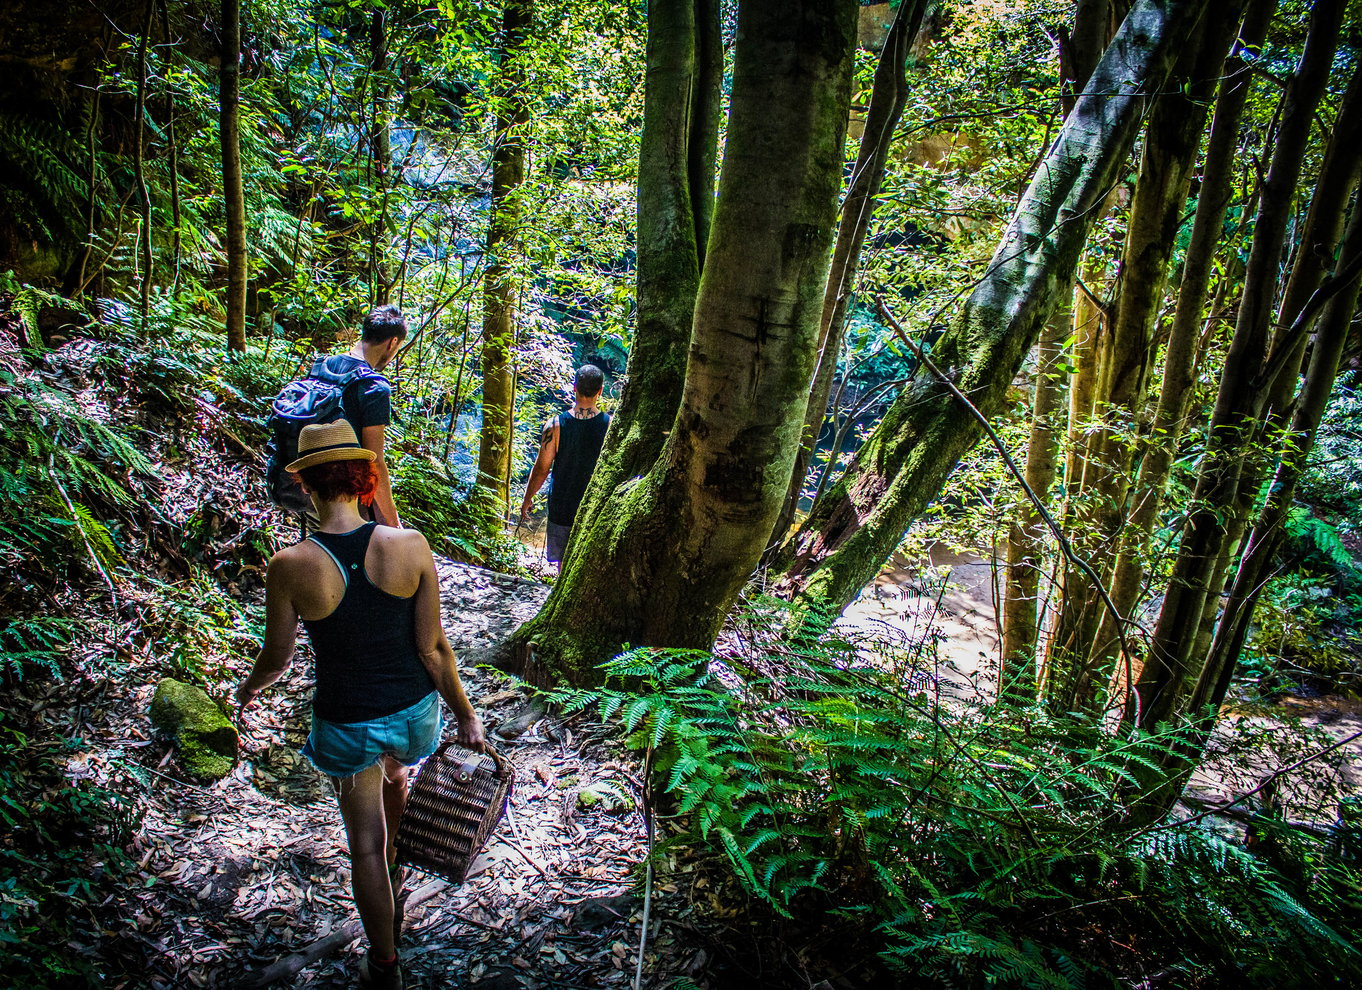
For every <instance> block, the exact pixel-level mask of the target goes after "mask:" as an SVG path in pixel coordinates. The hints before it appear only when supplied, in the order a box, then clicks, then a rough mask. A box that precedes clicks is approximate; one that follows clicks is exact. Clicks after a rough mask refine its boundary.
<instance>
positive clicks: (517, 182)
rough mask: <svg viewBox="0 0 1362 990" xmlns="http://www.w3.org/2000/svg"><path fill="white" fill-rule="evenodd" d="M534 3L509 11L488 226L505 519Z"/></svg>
mask: <svg viewBox="0 0 1362 990" xmlns="http://www.w3.org/2000/svg"><path fill="white" fill-rule="evenodd" d="M530 4H531V0H506V8H505V10H504V12H503V14H502V23H501V30H502V41H501V68H500V81H499V83H498V85H497V87H496V92H495V105H496V120H497V127H496V137H495V139H494V143H493V146H492V202H491V206H490V208H489V211H490V217H489V219H488V226H487V257H488V262H487V270H486V273H485V275H484V279H485V281H484V282H483V297H482V298H483V302H482V307H483V308H482V355H481V359H482V431H481V433H480V434H479V442H478V485H479V487H480V488H482V490H483V491H484V493H486V494H487V496H488V498H489V499H490V501H491V503H492V505H493V507H494V508H495V510H496V512H497V514H498V515H500V516H505V515H506V510H507V505H508V500H509V498H510V481H509V479H510V468H511V449H512V439H513V436H514V432H515V408H514V404H515V373H514V370H513V368H512V354H513V352H514V350H515V304H516V297H517V296H518V295H519V291H520V287H519V284H518V281H517V279H516V277H515V275H514V271H515V267H516V266H515V261H514V259H513V258H512V254H513V253H514V251H515V245H516V239H517V235H518V232H519V228H520V199H519V193H520V186H521V184H522V183H523V182H524V181H525V130H526V128H527V126H528V125H529V122H530V110H529V105H528V103H527V102H526V94H525V66H524V64H523V60H524V54H523V51H522V50H523V49H524V47H525V42H526V40H527V39H528V37H529V33H530V27H531V23H532V20H533V9H532V7H531V6H530Z"/></svg>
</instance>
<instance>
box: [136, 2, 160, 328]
mask: <svg viewBox="0 0 1362 990" xmlns="http://www.w3.org/2000/svg"><path fill="white" fill-rule="evenodd" d="M155 14H156V4H155V3H154V2H153V0H147V9H146V14H145V16H144V17H143V19H142V37H141V40H139V41H138V43H137V110H136V113H135V116H134V120H135V126H136V130H137V141H136V143H135V144H134V146H133V159H132V170H133V177H134V180H135V181H136V183H137V195H138V199H139V200H140V201H141V204H142V228H141V230H139V231H138V237H137V246H138V250H139V251H140V253H141V256H142V285H141V293H140V295H139V299H138V307H137V319H138V327H139V328H140V330H141V332H142V333H146V331H147V320H148V319H149V317H150V310H151V279H152V275H153V274H154V272H153V271H152V255H151V191H150V190H149V189H148V188H147V169H146V145H147V48H148V47H149V46H150V45H151V29H152V25H153V24H154V23H155V20H154V18H155Z"/></svg>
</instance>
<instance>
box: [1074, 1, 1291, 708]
mask: <svg viewBox="0 0 1362 990" xmlns="http://www.w3.org/2000/svg"><path fill="white" fill-rule="evenodd" d="M1275 7H1276V0H1254V2H1252V3H1251V4H1250V5H1249V10H1248V13H1247V14H1246V16H1245V18H1244V25H1243V30H1242V31H1241V32H1240V35H1239V44H1240V46H1241V47H1242V48H1243V49H1244V50H1248V51H1254V50H1256V49H1258V48H1259V47H1261V45H1262V43H1263V39H1264V38H1265V37H1266V35H1267V26H1268V22H1269V21H1270V20H1271V17H1272V11H1273V9H1274V8H1275ZM1251 82H1252V75H1251V73H1250V72H1249V70H1248V67H1247V66H1246V65H1245V63H1244V60H1243V59H1242V58H1240V57H1238V56H1236V57H1234V58H1232V59H1230V60H1229V61H1228V63H1227V65H1226V70H1225V73H1224V81H1223V83H1222V88H1221V92H1220V96H1219V98H1218V99H1217V101H1216V107H1215V117H1214V119H1213V120H1212V122H1211V134H1210V138H1209V140H1208V142H1207V145H1206V155H1205V160H1204V163H1203V165H1202V170H1201V183H1200V191H1199V193H1198V195H1197V205H1196V215H1195V218H1194V219H1193V221H1192V232H1191V235H1190V239H1189V241H1188V245H1187V253H1186V256H1185V258H1184V261H1183V267H1182V277H1181V280H1180V282H1179V285H1178V293H1177V305H1176V307H1175V309H1174V312H1173V320H1172V325H1171V328H1170V330H1169V335H1168V344H1167V346H1166V348H1165V350H1164V362H1163V376H1162V381H1161V385H1160V389H1159V400H1158V405H1157V407H1156V409H1155V412H1154V421H1153V425H1152V427H1151V429H1150V431H1149V439H1148V442H1147V444H1146V446H1145V448H1144V452H1143V456H1142V457H1141V459H1140V470H1139V477H1138V481H1137V483H1136V486H1135V493H1134V495H1133V496H1132V499H1131V514H1130V519H1129V520H1128V521H1127V523H1126V526H1127V528H1128V530H1129V534H1128V537H1127V539H1126V540H1125V541H1124V543H1123V545H1122V549H1121V552H1120V553H1119V554H1118V556H1117V559H1116V565H1115V568H1114V570H1113V576H1112V583H1111V600H1112V604H1113V605H1115V607H1116V611H1117V612H1119V613H1120V614H1121V615H1122V616H1128V615H1130V612H1131V610H1132V609H1133V608H1134V607H1135V604H1136V602H1137V601H1138V600H1139V595H1140V589H1141V586H1142V585H1143V583H1144V565H1143V562H1142V561H1143V557H1142V554H1143V550H1144V547H1145V545H1146V544H1147V543H1148V540H1149V536H1150V534H1151V533H1152V532H1153V530H1154V522H1155V520H1156V519H1157V518H1158V512H1159V506H1160V501H1161V499H1162V498H1163V492H1164V488H1165V487H1166V485H1167V483H1168V477H1169V474H1170V472H1171V470H1172V465H1173V458H1174V456H1175V454H1176V452H1177V447H1178V442H1179V441H1180V440H1181V438H1182V434H1183V431H1184V430H1185V429H1186V424H1187V413H1188V408H1189V405H1190V402H1191V396H1192V390H1193V386H1194V384H1195V380H1196V378H1195V375H1196V363H1197V352H1198V343H1199V341H1200V339H1201V329H1202V327H1201V324H1202V313H1203V312H1204V310H1205V307H1206V293H1207V290H1208V288H1209V286H1210V277H1211V268H1212V266H1213V264H1214V261H1215V257H1216V247H1217V244H1218V243H1219V242H1220V237H1221V233H1222V231H1223V229H1224V223H1225V213H1226V210H1227V209H1228V207H1229V204H1230V199H1231V196H1232V193H1233V185H1234V178H1235V174H1234V162H1235V150H1236V148H1237V147H1238V145H1239V140H1240V129H1239V123H1240V120H1241V119H1242V117H1243V112H1244V104H1245V102H1246V101H1247V98H1248V93H1249V88H1250V84H1251ZM1119 651H1120V634H1119V631H1118V629H1117V624H1116V620H1115V618H1114V617H1113V616H1112V615H1111V614H1110V613H1107V612H1104V613H1103V615H1102V622H1101V624H1100V625H1099V627H1098V630H1097V636H1096V641H1095V643H1094V650H1093V663H1094V666H1095V667H1096V668H1098V669H1099V670H1110V669H1111V668H1112V666H1113V665H1114V664H1115V662H1116V659H1117V656H1118V653H1119ZM1097 700H1098V702H1099V703H1100V701H1101V699H1100V698H1099V699H1097Z"/></svg>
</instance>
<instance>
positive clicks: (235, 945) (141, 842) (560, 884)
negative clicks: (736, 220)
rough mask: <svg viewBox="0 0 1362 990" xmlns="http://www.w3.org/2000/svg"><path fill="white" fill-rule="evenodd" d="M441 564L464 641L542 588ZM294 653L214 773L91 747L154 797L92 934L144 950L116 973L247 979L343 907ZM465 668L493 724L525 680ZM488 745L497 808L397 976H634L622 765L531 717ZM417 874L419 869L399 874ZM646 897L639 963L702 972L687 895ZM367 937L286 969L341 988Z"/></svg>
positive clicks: (120, 746)
mask: <svg viewBox="0 0 1362 990" xmlns="http://www.w3.org/2000/svg"><path fill="white" fill-rule="evenodd" d="M439 570H440V578H441V588H442V593H443V598H444V603H445V612H446V627H447V629H448V630H449V631H450V634H451V641H452V642H454V645H455V648H456V649H459V650H462V649H466V648H469V647H475V646H480V645H486V643H488V642H490V641H491V640H493V639H495V638H498V637H500V636H503V635H505V634H506V633H507V632H509V631H510V629H512V628H513V627H514V626H515V625H516V624H517V623H518V622H520V621H523V620H524V619H525V618H528V617H529V616H530V615H532V614H533V613H534V612H535V611H536V609H537V608H538V606H539V604H540V602H542V600H543V598H544V596H545V595H546V593H547V590H548V589H547V587H546V586H544V585H542V584H539V583H537V582H533V581H527V580H522V579H517V578H512V577H507V576H505V575H499V574H493V573H491V572H487V571H482V570H478V569H475V568H469V567H464V566H461V565H456V564H452V563H449V562H447V561H442V562H441V564H440V567H439ZM305 660H306V658H305V657H300V661H303V662H297V663H295V665H294V667H293V668H292V670H291V671H290V673H289V675H288V676H287V678H286V679H285V680H284V681H282V682H281V685H280V687H279V688H277V689H272V690H271V691H269V692H266V693H265V695H263V696H262V699H261V702H260V703H259V704H258V707H255V708H253V709H252V710H251V712H250V713H249V714H248V716H247V719H246V728H247V730H248V733H249V734H248V735H247V736H246V737H245V738H244V739H243V745H244V749H245V752H244V757H243V759H242V761H241V763H240V765H239V766H238V767H237V768H236V770H235V771H234V772H233V773H232V774H230V775H229V776H228V777H227V778H225V779H224V780H222V781H219V782H218V783H216V784H214V785H212V786H210V787H196V786H193V785H190V784H187V783H184V782H182V781H179V780H177V779H175V778H176V769H175V766H174V764H173V761H172V754H171V753H170V750H169V749H168V744H166V743H164V742H162V741H159V740H143V739H137V738H128V739H122V740H108V744H109V745H108V748H107V749H106V750H105V752H104V754H103V756H102V757H100V758H97V759H96V760H95V762H97V763H100V762H108V761H114V762H117V763H119V764H120V765H121V766H123V767H124V768H125V769H128V770H130V771H131V772H133V773H134V774H136V775H137V776H139V777H141V778H143V779H144V780H145V781H147V783H148V794H149V801H148V806H147V808H146V817H145V819H144V821H143V826H142V829H141V830H140V833H139V835H138V839H137V846H136V855H137V856H138V857H139V859H140V861H141V864H142V867H143V871H144V875H145V877H146V881H145V885H144V886H142V887H140V888H138V889H133V890H129V891H128V892H127V894H126V896H124V897H123V898H122V899H121V903H120V905H119V908H120V912H119V913H120V914H121V916H122V917H124V918H126V919H127V924H126V926H125V927H123V928H121V929H119V930H117V931H112V932H109V933H107V934H108V936H109V937H110V940H111V942H112V944H111V945H106V946H105V948H106V949H109V950H112V951H113V953H114V954H115V955H117V956H118V957H119V958H120V960H121V961H122V962H124V963H125V964H126V963H127V962H128V961H129V960H130V959H133V960H138V959H140V960H143V961H144V963H143V965H144V967H145V976H144V978H140V979H136V980H126V979H125V980H122V981H120V982H116V983H114V984H112V985H114V986H122V987H129V988H131V987H151V988H157V990H172V988H182V987H235V986H240V985H242V984H243V982H244V981H245V980H246V978H247V977H248V976H249V974H250V973H252V972H254V971H257V970H259V969H261V968H263V967H264V966H266V965H268V964H270V963H272V962H274V961H275V960H276V959H277V958H279V957H281V956H284V955H287V954H289V953H292V952H296V951H298V950H300V949H303V948H304V947H305V946H306V945H308V944H309V943H312V942H314V941H315V940H317V939H319V938H322V937H324V936H325V935H327V934H328V933H329V932H332V931H335V930H337V929H338V928H339V927H340V926H341V925H343V924H344V923H345V922H346V921H347V920H349V919H350V918H352V917H354V910H353V904H352V900H351V896H350V892H349V867H348V857H347V854H346V846H345V836H344V831H343V829H342V827H341V822H340V815H339V813H338V812H337V810H336V807H335V803H334V800H333V798H332V797H331V796H330V793H329V788H328V787H327V785H326V782H325V780H324V778H322V777H321V776H320V775H319V774H318V773H317V772H316V771H315V770H314V769H313V768H312V767H311V766H310V764H308V763H307V762H306V761H305V760H303V759H301V758H300V757H299V756H298V755H297V749H298V746H299V745H300V744H301V742H302V740H303V738H304V737H305V735H306V731H307V725H308V718H309V714H308V713H309V711H310V694H311V682H310V679H309V678H308V677H307V670H308V666H309V665H308V663H307V662H305ZM465 677H466V680H467V682H468V686H469V693H470V695H471V696H472V697H473V699H474V701H475V704H477V705H478V707H479V708H480V709H481V710H482V711H483V713H484V718H485V720H486V722H487V725H488V727H489V728H490V729H492V730H493V731H494V732H495V729H496V727H497V726H498V725H499V724H503V723H505V722H507V721H509V720H510V719H511V718H512V717H514V715H516V714H517V713H518V712H519V711H520V710H521V708H522V699H521V696H520V694H519V693H518V692H516V691H514V690H511V689H508V688H507V686H506V685H505V683H504V682H503V681H502V680H501V679H500V678H499V676H497V675H494V674H493V673H491V672H488V671H481V670H471V671H465ZM138 695H139V697H138V698H137V699H136V702H135V703H134V705H132V706H130V707H129V708H128V709H127V710H128V711H130V712H138V713H141V712H145V710H146V709H145V705H146V703H148V702H149V695H150V688H149V687H148V688H145V689H139V692H138ZM498 746H499V748H500V749H501V751H502V753H503V755H505V756H507V757H509V758H510V760H511V761H512V762H513V764H514V766H515V768H516V775H517V777H516V784H515V794H514V798H513V800H512V805H511V810H510V814H509V815H508V817H507V820H506V821H505V822H503V824H502V827H501V828H500V829H499V831H498V833H497V836H496V839H495V841H493V842H492V843H491V844H490V845H489V846H488V848H487V849H486V850H485V852H484V853H483V855H482V856H481V857H480V858H479V859H478V860H477V861H476V862H475V864H474V866H473V868H472V872H471V876H470V879H469V880H468V882H466V883H465V884H463V885H462V886H459V887H450V886H448V885H445V884H444V883H443V881H431V882H430V884H429V885H424V889H422V890H421V891H420V893H421V895H422V896H428V897H429V899H427V900H425V902H424V903H423V904H421V905H420V906H419V907H417V908H415V909H413V910H412V911H411V912H410V913H409V914H408V916H407V924H406V929H405V934H404V938H403V947H402V956H403V966H404V969H405V970H406V972H407V986H408V987H463V986H477V987H480V988H482V987H487V988H500V987H527V988H533V987H549V986H552V987H614V986H625V985H628V984H629V982H630V981H631V980H632V977H633V971H634V963H635V959H636V956H635V953H636V950H637V946H638V938H639V901H638V899H637V897H636V896H635V895H634V893H633V892H634V891H635V889H636V888H637V887H638V884H637V882H636V880H635V866H636V864H638V863H640V862H641V861H642V860H643V858H644V853H645V848H644V838H643V835H644V832H643V827H642V822H641V815H640V813H639V812H638V810H637V807H636V800H637V794H638V786H639V781H638V779H637V772H638V771H637V768H636V766H635V764H634V763H633V762H632V761H631V760H629V759H628V758H625V757H623V756H621V754H620V753H619V752H616V751H614V750H612V749H611V748H609V747H608V746H607V745H606V744H605V743H604V742H603V741H602V740H601V739H600V738H597V737H594V736H584V735H583V734H582V733H581V732H580V730H579V731H578V732H574V731H573V730H572V728H571V727H565V728H563V729H562V730H561V732H559V731H556V730H555V729H554V728H553V727H550V726H547V725H545V724H544V723H542V722H541V723H540V724H539V725H538V726H536V727H534V728H532V729H531V730H530V731H529V732H527V733H525V734H524V735H522V736H520V737H519V738H517V739H514V740H508V741H505V742H499V743H498ZM91 772H94V770H93V768H92V770H91ZM592 785H604V786H605V787H606V788H607V790H610V791H612V792H616V793H618V794H619V795H620V796H621V797H622V799H623V801H622V803H623V805H624V807H623V808H621V809H620V810H619V811H617V812H616V813H611V812H609V811H606V810H603V808H602V805H601V803H599V802H598V803H597V804H595V805H593V806H591V807H587V806H586V805H585V804H583V803H579V800H578V795H579V792H581V791H582V790H583V789H584V788H587V787H590V786H592ZM422 887H423V880H422V879H421V878H419V877H418V878H416V879H414V880H411V881H409V883H408V888H409V889H416V888H422ZM432 894H433V896H430V895H432ZM656 897H657V900H656V901H655V902H654V906H653V908H654V917H655V918H657V919H658V920H659V922H660V926H659V928H658V930H657V931H656V932H654V933H653V934H652V935H651V936H650V940H649V944H648V949H647V952H646V965H645V973H646V974H648V975H649V976H651V975H653V974H654V973H656V972H665V973H668V974H670V975H672V976H684V975H687V974H690V973H698V970H699V969H700V968H701V967H702V966H703V964H704V954H703V952H702V951H700V950H695V949H688V948H687V947H686V946H684V945H682V944H680V943H679V942H678V940H677V936H676V934H675V933H674V932H673V931H672V929H671V927H670V926H669V925H668V924H667V923H666V920H665V919H667V918H668V917H669V913H670V915H671V916H675V914H676V913H677V912H678V911H679V910H680V904H681V902H680V901H678V900H677V898H678V893H677V888H676V880H675V878H674V877H673V878H672V879H671V880H669V881H667V882H664V883H661V884H660V885H659V889H658V890H657V891H656ZM669 905H670V908H669ZM361 948H362V945H361V943H360V941H359V940H358V939H355V940H351V942H350V943H349V944H348V945H347V946H346V947H344V948H343V949H342V950H341V951H338V952H336V953H335V954H333V955H331V956H330V957H329V958H327V959H324V960H321V961H319V962H317V963H316V964H314V965H312V966H309V967H307V968H306V969H304V970H303V971H302V972H301V973H299V974H298V976H297V977H296V978H294V980H293V981H292V982H291V983H289V984H288V985H292V986H299V987H345V986H351V985H353V979H354V967H355V964H356V962H357V959H358V953H359V951H360V950H361ZM645 985H648V984H647V983H646V982H645Z"/></svg>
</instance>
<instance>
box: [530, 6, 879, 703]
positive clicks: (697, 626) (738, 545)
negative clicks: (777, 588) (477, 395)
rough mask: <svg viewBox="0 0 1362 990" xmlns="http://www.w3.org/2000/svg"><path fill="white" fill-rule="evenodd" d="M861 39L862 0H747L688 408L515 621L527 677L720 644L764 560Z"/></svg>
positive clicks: (784, 470)
mask: <svg viewBox="0 0 1362 990" xmlns="http://www.w3.org/2000/svg"><path fill="white" fill-rule="evenodd" d="M855 39H856V5H855V3H854V2H852V0H838V2H835V3H830V2H828V0H746V2H744V3H743V4H742V6H741V8H740V11H739V24H738V32H737V43H736V49H735V60H734V72H733V90H732V93H733V95H732V100H731V109H730V111H729V126H728V137H727V142H726V149H725V153H724V165H723V171H722V174H721V176H720V180H719V198H718V204H717V207H716V209H715V213H714V220H713V223H712V225H711V229H710V236H709V244H708V249H707V251H706V253H705V258H704V272H703V275H702V277H701V281H700V288H699V293H698V295H697V298H696V301H695V315H694V323H693V329H692V333H691V340H690V353H689V360H688V363H687V370H686V379H685V385H684V389H683V393H682V397H681V403H680V407H679V409H678V412H677V415H676V419H675V421H674V423H673V425H672V429H671V433H670V435H669V436H668V438H667V441H666V444H665V446H664V447H663V449H662V452H661V454H660V455H659V457H658V459H657V461H656V462H655V463H654V465H653V467H652V468H651V470H649V472H648V473H647V474H646V475H644V476H643V477H642V478H636V479H628V480H626V481H624V482H623V483H622V484H621V485H619V486H618V487H617V488H616V489H615V490H614V491H613V492H611V493H610V494H609V496H608V502H607V504H605V505H603V506H602V507H601V508H600V509H599V510H598V511H597V513H596V515H595V518H594V519H592V520H591V525H590V526H589V528H586V529H584V530H582V531H581V532H578V533H577V534H576V535H575V537H574V547H573V550H572V551H571V552H570V553H569V554H568V559H567V560H566V561H565V562H564V567H563V573H562V574H561V576H560V577H559V579H558V581H557V582H556V583H555V584H554V587H553V591H552V593H551V594H550V595H549V598H548V601H547V602H546V603H545V605H544V608H543V610H542V611H541V612H540V613H539V615H538V616H536V618H535V619H534V620H532V621H531V622H530V623H528V624H527V625H526V626H524V627H522V628H521V630H519V631H518V632H517V634H516V637H515V644H518V645H521V646H523V647H526V648H527V649H525V650H523V651H520V652H519V655H517V656H515V657H514V658H512V659H511V662H510V663H509V664H508V665H512V666H520V667H521V668H522V669H524V670H525V673H526V674H527V675H528V676H531V677H536V678H548V677H554V676H561V677H566V678H568V679H570V680H574V681H579V682H585V681H590V680H593V679H595V678H597V677H599V672H598V670H597V664H599V663H600V662H601V661H602V660H604V659H606V658H608V657H610V656H611V655H613V654H614V653H616V652H618V650H619V649H620V647H621V646H622V645H623V644H624V643H632V644H647V645H661V646H677V647H693V648H700V649H704V648H708V647H709V646H711V645H712V644H713V641H714V637H715V636H716V635H717V633H718V630H719V627H720V624H721V623H722V622H723V619H724V616H725V615H726V613H727V611H728V608H729V606H730V605H731V604H732V602H733V600H734V598H735V597H736V596H737V594H738V592H739V591H740V590H741V588H742V586H743V584H744V583H745V582H746V581H747V579H748V578H749V577H750V575H751V574H752V571H753V568H754V567H755V565H756V563H757V558H758V557H759V556H760V554H761V551H762V549H763V547H764V546H765V542H766V537H767V535H768V534H769V533H770V531H771V525H772V523H774V521H775V516H776V513H777V512H779V511H780V506H781V501H782V499H783V498H784V495H785V489H786V485H787V482H788V480H789V477H790V467H791V464H792V463H793V460H794V452H795V448H796V446H797V444H798V442H799V432H800V426H801V424H802V422H803V415H804V409H805V406H806V405H807V402H808V385H809V380H810V378H811V376H812V373H813V367H814V361H815V360H816V357H817V355H816V353H815V349H816V345H817V342H818V326H819V320H820V318H821V315H822V300H823V290H824V288H825V286H826V284H827V273H828V252H829V249H830V248H831V245H832V231H833V226H834V223H835V220H836V210H837V193H838V188H839V186H840V184H841V183H840V179H841V174H842V163H843V145H844V139H845V134H846V123H847V109H848V105H849V101H850V86H851V65H852V53H853V49H854V44H855ZM574 528H576V527H575V526H574ZM530 650H533V655H534V660H535V662H534V663H533V664H529V665H527V664H526V663H525V662H524V661H525V659H526V656H525V655H526V654H528V653H529V651H530Z"/></svg>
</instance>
